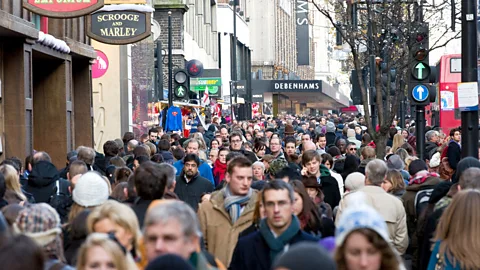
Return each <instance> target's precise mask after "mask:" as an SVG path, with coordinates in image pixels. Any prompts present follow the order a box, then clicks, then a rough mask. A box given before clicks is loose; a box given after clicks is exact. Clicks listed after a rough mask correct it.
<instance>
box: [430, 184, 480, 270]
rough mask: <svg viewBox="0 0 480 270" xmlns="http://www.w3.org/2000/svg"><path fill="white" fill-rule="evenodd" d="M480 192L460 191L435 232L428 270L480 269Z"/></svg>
mask: <svg viewBox="0 0 480 270" xmlns="http://www.w3.org/2000/svg"><path fill="white" fill-rule="evenodd" d="M479 204H480V191H478V190H474V189H470V190H465V191H460V192H459V193H457V194H456V195H455V196H454V197H453V200H452V202H451V204H450V205H449V206H448V207H447V209H446V210H445V212H444V213H443V215H442V217H441V218H440V222H439V224H438V227H437V230H436V232H435V238H434V240H435V241H436V243H435V246H434V247H433V251H432V255H431V256H430V262H429V264H428V268H427V269H428V270H434V269H446V270H448V269H480V256H478V251H479V250H480V234H479V233H478V232H479V231H480V208H478V205H479Z"/></svg>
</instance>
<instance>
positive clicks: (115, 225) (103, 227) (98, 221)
mask: <svg viewBox="0 0 480 270" xmlns="http://www.w3.org/2000/svg"><path fill="white" fill-rule="evenodd" d="M87 229H88V232H89V234H91V233H105V234H108V233H112V232H113V234H114V235H115V238H116V239H117V240H118V242H119V243H120V244H121V245H122V246H123V247H124V248H125V249H126V251H127V253H126V257H127V260H128V261H129V262H130V263H131V264H135V262H138V265H139V266H141V268H143V267H145V266H146V264H147V260H146V259H145V258H144V257H142V254H140V238H141V235H140V226H139V224H138V219H137V216H136V215H135V213H134V212H133V210H132V209H131V208H130V207H128V206H126V205H124V204H122V203H119V202H117V201H114V200H108V201H107V202H105V203H104V204H102V205H101V206H99V207H97V208H95V209H94V210H93V211H91V213H90V214H89V215H88V220H87ZM142 259H143V261H142Z"/></svg>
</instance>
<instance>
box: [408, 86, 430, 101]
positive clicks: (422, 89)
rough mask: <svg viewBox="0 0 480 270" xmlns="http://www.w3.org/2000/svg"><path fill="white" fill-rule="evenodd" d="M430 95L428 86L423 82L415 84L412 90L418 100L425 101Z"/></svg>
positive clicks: (414, 97)
mask: <svg viewBox="0 0 480 270" xmlns="http://www.w3.org/2000/svg"><path fill="white" fill-rule="evenodd" d="M429 95H430V93H429V90H428V87H427V86H425V85H423V84H420V85H417V86H415V87H414V88H413V90H412V97H413V99H414V100H415V101H417V102H424V101H425V100H427V98H428V97H429Z"/></svg>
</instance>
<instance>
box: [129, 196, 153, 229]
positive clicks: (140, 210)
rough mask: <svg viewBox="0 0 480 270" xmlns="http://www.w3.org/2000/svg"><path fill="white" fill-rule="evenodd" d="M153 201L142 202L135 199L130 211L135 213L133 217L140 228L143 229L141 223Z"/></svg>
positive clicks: (139, 199) (140, 199)
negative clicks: (135, 217)
mask: <svg viewBox="0 0 480 270" xmlns="http://www.w3.org/2000/svg"><path fill="white" fill-rule="evenodd" d="M153 201H154V200H144V199H142V198H140V197H138V198H137V199H135V202H134V203H133V205H132V210H133V212H135V215H136V216H137V219H138V224H139V225H140V228H143V221H144V220H145V216H146V215H147V210H148V207H149V206H150V203H152V202H153Z"/></svg>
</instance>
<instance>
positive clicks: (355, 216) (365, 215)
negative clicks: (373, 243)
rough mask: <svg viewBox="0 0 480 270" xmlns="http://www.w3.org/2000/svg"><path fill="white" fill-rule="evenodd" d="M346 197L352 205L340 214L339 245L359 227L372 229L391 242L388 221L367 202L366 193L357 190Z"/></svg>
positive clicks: (337, 238) (337, 239) (336, 233)
mask: <svg viewBox="0 0 480 270" xmlns="http://www.w3.org/2000/svg"><path fill="white" fill-rule="evenodd" d="M346 198H348V201H349V204H348V205H350V207H347V208H346V209H345V211H344V212H343V213H342V215H341V216H340V220H339V222H338V225H337V228H336V230H335V237H336V239H335V242H336V245H337V247H340V246H341V245H342V244H343V243H344V241H345V239H346V238H347V237H348V236H349V235H350V233H352V232H353V231H355V230H358V229H371V230H373V231H375V232H376V233H378V235H380V237H382V238H383V240H385V241H386V242H387V243H389V242H390V238H389V236H388V228H387V223H386V222H385V219H383V217H382V216H381V215H380V214H378V212H377V211H375V209H373V208H372V207H371V206H368V205H367V204H366V203H365V195H364V194H363V193H362V192H355V193H353V194H351V195H350V196H348V197H346Z"/></svg>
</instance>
